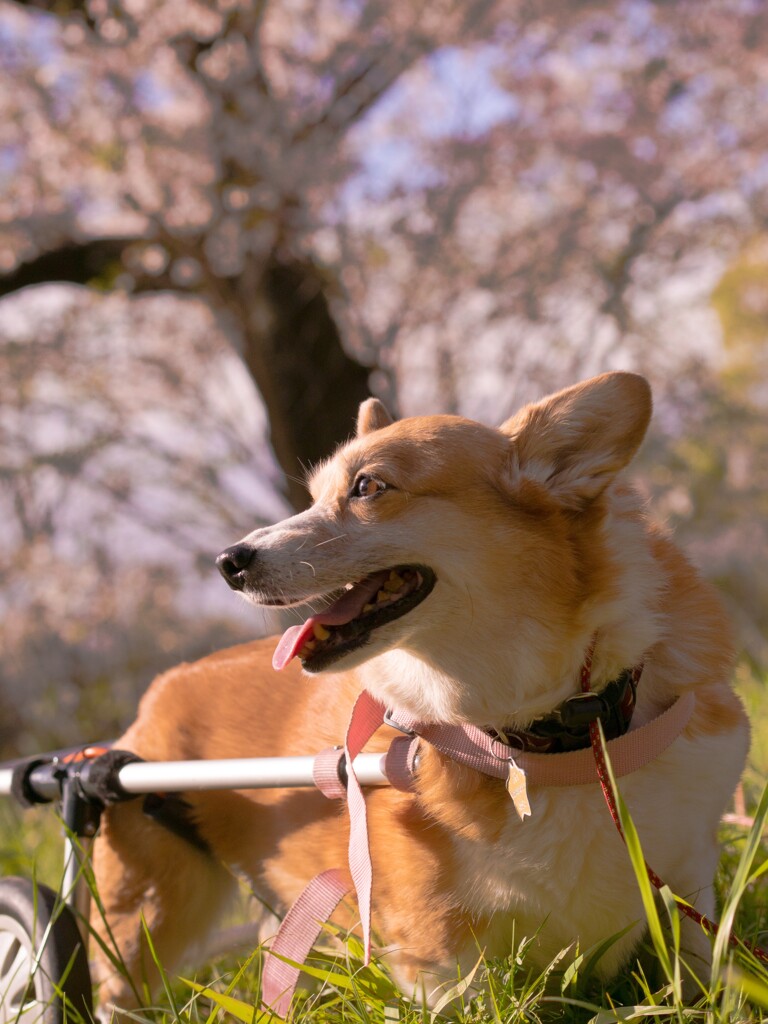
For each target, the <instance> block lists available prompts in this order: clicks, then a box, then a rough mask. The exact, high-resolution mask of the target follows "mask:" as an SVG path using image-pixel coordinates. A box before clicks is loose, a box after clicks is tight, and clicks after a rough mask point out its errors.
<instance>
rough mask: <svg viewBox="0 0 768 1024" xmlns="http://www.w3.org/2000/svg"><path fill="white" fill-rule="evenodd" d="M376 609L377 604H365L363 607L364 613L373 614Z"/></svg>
mask: <svg viewBox="0 0 768 1024" xmlns="http://www.w3.org/2000/svg"><path fill="white" fill-rule="evenodd" d="M375 607H376V605H375V604H364V605H363V611H364V612H372V611H373V610H374V608H375Z"/></svg>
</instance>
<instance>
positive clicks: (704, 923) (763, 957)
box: [581, 640, 768, 965]
mask: <svg viewBox="0 0 768 1024" xmlns="http://www.w3.org/2000/svg"><path fill="white" fill-rule="evenodd" d="M594 647H595V644H594V640H593V641H592V644H591V645H590V647H589V649H588V651H587V653H586V656H585V658H584V664H583V665H582V668H581V688H582V690H583V691H584V692H585V693H586V692H587V691H589V690H590V689H591V676H592V654H593V652H594ZM642 671H643V666H642V664H640V665H638V666H637V667H636V668H635V669H634V673H636V675H635V678H634V682H635V683H637V681H638V680H639V678H640V674H641V673H642ZM589 738H590V740H591V742H592V751H593V753H594V755H595V767H596V768H597V777H598V778H599V780H600V788H601V789H602V791H603V796H604V797H605V802H606V804H607V805H608V810H609V811H610V812H611V817H612V818H613V822H614V824H615V825H616V828H617V829H618V831H619V835H620V836H621V838H622V839H624V830H623V829H622V827H621V818H620V817H619V809H618V807H617V805H616V799H615V797H614V795H613V788H612V787H611V782H610V778H609V775H608V765H607V764H606V759H605V746H604V742H603V737H602V735H601V733H600V728H599V726H598V723H597V720H595V721H594V722H591V723H590V726H589ZM645 870H646V871H647V872H648V878H649V879H650V881H651V884H652V885H654V886H655V887H656V888H657V889H661V888H663V886H664V884H665V883H664V882H663V881H662V879H661V878H659V876H658V875H657V874H656V872H655V871H654V870H653V868H652V867H650V865H649V864H648V863H647V862H646V864H645ZM672 898H673V899H674V901H675V903H676V904H677V907H678V910H680V911H681V912H682V913H683V914H685V916H686V917H690V918H691V919H692V920H693V921H695V922H696V923H697V924H698V925H700V926H701V927H702V928H703V929H704V931H705V932H707V933H708V934H709V935H717V933H718V931H719V928H718V926H717V924H715V922H714V921H710V919H709V918H708V917H706V916H705V915H704V914H702V913H700V911H698V910H696V909H695V907H692V906H690V904H688V903H686V902H685V901H684V900H681V899H680V898H679V897H678V896H675V895H674V894H673V897H672ZM728 942H729V944H730V945H731V946H736V947H741V948H744V949H747V950H749V952H750V953H752V955H753V956H755V957H756V958H757V959H758V960H760V961H761V962H762V963H764V964H766V965H768V951H766V950H765V949H761V948H760V946H756V945H753V944H752V943H749V942H744V941H743V940H742V939H740V938H739V937H738V936H737V935H734V934H733V932H731V934H730V935H729V936H728Z"/></svg>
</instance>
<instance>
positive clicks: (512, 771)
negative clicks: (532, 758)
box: [507, 758, 531, 821]
mask: <svg viewBox="0 0 768 1024" xmlns="http://www.w3.org/2000/svg"><path fill="white" fill-rule="evenodd" d="M507 792H508V793H509V795H510V797H511V798H512V803H513V804H514V805H515V810H516V811H517V813H518V816H519V817H520V821H525V819H526V818H527V817H530V814H531V805H530V804H529V802H528V786H527V784H526V778H525V772H524V771H523V769H522V768H521V767H520V766H519V765H518V764H516V763H515V761H514V759H513V758H510V759H509V774H508V775H507Z"/></svg>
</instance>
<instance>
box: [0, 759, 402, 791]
mask: <svg viewBox="0 0 768 1024" xmlns="http://www.w3.org/2000/svg"><path fill="white" fill-rule="evenodd" d="M384 759H385V755H384V754H370V753H368V754H358V756H357V757H356V758H355V761H354V768H355V774H356V775H357V778H358V780H359V782H360V784H361V785H363V786H387V785H389V779H388V778H387V775H386V772H385V771H384ZM314 760H315V759H314V757H313V756H311V755H308V756H300V757H246V758H224V759H221V760H210V761H135V762H132V763H129V764H125V765H123V766H122V767H121V768H120V769H119V772H118V773H117V779H118V782H119V784H120V788H121V789H122V790H123V791H124V792H125V793H130V794H136V795H137V794H140V793H158V792H162V793H180V792H183V791H185V790H195V789H198V790H203V789H272V788H275V789H283V788H292V789H294V788H300V787H314V785H315V783H314V779H313V776H312V769H313V765H314ZM54 763H55V762H54ZM13 776H14V769H13V768H9V767H4V766H3V767H0V795H2V794H5V795H8V794H10V793H11V792H12V788H11V787H12V781H13ZM27 784H28V786H29V787H30V788H31V789H32V790H33V791H34V793H35V794H36V795H37V797H38V798H39V799H40V800H41V801H42V802H44V801H46V800H56V799H57V798H58V797H59V794H60V782H59V779H58V778H57V776H56V773H55V772H52V771H51V762H47V763H44V764H40V765H38V766H37V767H34V768H32V770H31V771H30V772H29V774H28V776H27Z"/></svg>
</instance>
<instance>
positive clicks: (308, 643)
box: [301, 640, 317, 653]
mask: <svg viewBox="0 0 768 1024" xmlns="http://www.w3.org/2000/svg"><path fill="white" fill-rule="evenodd" d="M316 646H317V641H316V640H305V641H304V644H303V645H302V648H301V650H302V653H303V652H304V651H314V649H315V647H316Z"/></svg>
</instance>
